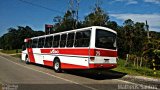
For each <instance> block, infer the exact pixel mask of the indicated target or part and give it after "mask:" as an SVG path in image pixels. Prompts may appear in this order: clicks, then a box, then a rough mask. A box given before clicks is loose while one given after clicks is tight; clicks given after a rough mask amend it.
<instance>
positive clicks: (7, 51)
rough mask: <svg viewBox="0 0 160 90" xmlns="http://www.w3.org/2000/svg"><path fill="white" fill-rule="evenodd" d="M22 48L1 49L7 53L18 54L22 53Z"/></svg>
mask: <svg viewBox="0 0 160 90" xmlns="http://www.w3.org/2000/svg"><path fill="white" fill-rule="evenodd" d="M21 51H22V50H21V49H14V50H0V52H2V53H6V54H16V53H21Z"/></svg>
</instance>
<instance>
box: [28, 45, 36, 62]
mask: <svg viewBox="0 0 160 90" xmlns="http://www.w3.org/2000/svg"><path fill="white" fill-rule="evenodd" d="M27 51H28V56H29V60H30V62H32V63H35V58H34V55H33V50H32V48H28V49H27Z"/></svg>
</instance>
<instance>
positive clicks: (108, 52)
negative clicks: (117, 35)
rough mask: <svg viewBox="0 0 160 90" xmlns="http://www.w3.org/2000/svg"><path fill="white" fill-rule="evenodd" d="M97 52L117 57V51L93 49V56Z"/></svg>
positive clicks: (101, 54)
mask: <svg viewBox="0 0 160 90" xmlns="http://www.w3.org/2000/svg"><path fill="white" fill-rule="evenodd" d="M97 52H100V55H99V56H109V57H117V51H111V50H101V49H95V56H96V53H97Z"/></svg>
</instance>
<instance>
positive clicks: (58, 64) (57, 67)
mask: <svg viewBox="0 0 160 90" xmlns="http://www.w3.org/2000/svg"><path fill="white" fill-rule="evenodd" d="M53 67H54V71H55V72H57V73H60V72H61V62H60V60H59V59H58V58H56V59H55V60H54V65H53Z"/></svg>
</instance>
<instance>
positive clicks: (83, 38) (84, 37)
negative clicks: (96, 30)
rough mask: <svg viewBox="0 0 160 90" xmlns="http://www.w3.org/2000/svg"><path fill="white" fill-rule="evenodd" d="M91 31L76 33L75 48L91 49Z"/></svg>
mask: <svg viewBox="0 0 160 90" xmlns="http://www.w3.org/2000/svg"><path fill="white" fill-rule="evenodd" d="M90 36H91V31H90V30H88V31H81V32H76V39H75V47H89V44H90Z"/></svg>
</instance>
